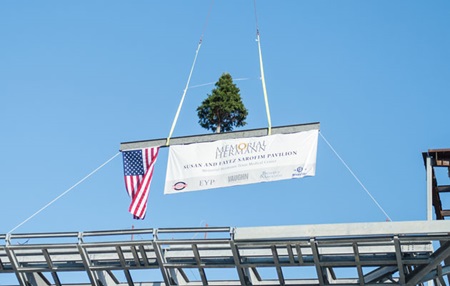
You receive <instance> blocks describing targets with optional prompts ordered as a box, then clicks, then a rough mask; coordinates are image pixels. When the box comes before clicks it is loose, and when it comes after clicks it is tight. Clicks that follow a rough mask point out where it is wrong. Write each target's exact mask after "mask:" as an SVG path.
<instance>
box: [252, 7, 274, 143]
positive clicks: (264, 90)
mask: <svg viewBox="0 0 450 286" xmlns="http://www.w3.org/2000/svg"><path fill="white" fill-rule="evenodd" d="M253 7H254V10H255V24H256V41H257V42H258V53H259V68H260V71H261V83H262V89H263V94H264V103H265V105H266V114H267V122H268V132H267V135H271V133H272V121H271V119H270V109H269V100H268V98H267V89H266V79H265V77H264V65H263V59H262V52H261V39H260V36H259V26H258V15H257V13H256V0H253Z"/></svg>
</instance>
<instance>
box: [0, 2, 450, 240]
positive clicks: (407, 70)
mask: <svg viewBox="0 0 450 286" xmlns="http://www.w3.org/2000/svg"><path fill="white" fill-rule="evenodd" d="M210 3H211V2H210V1H203V0H202V1H179V0H178V1H177V0H175V1H141V0H134V1H115V0H108V1H86V0H77V1H45V0H44V1H13V0H2V1H0V39H1V44H0V98H1V105H0V127H1V133H2V137H1V140H0V147H1V149H2V156H1V158H2V159H1V160H0V174H1V180H0V190H1V202H2V204H1V205H2V206H1V208H0V217H2V218H3V219H2V220H1V222H0V233H7V232H8V231H10V230H11V229H13V228H14V227H15V226H17V225H18V224H20V223H21V222H22V221H24V220H25V219H27V218H28V217H29V216H30V215H32V214H33V213H35V212H36V211H37V210H38V209H40V208H41V207H43V206H44V205H46V204H47V203H48V202H50V201H51V200H53V199H54V198H55V197H57V196H58V195H60V194H61V193H63V192H64V191H65V190H67V189H68V188H69V187H71V186H72V185H73V184H75V183H76V182H77V181H78V180H80V179H81V178H83V177H84V176H85V175H87V174H88V173H90V172H91V171H92V170H94V169H95V168H96V167H98V166H99V165H101V164H102V163H103V162H105V161H106V160H107V159H109V158H111V157H112V156H113V155H115V154H116V153H117V152H118V149H119V144H120V142H126V141H135V140H143V139H155V138H164V137H166V136H167V135H168V133H169V130H170V127H171V124H172V121H173V118H174V115H175V112H176V109H177V107H178V103H179V100H180V98H181V95H182V91H183V89H184V86H185V84H186V80H187V77H188V74H189V69H190V67H191V63H192V61H193V58H194V55H195V50H196V48H197V43H198V40H199V38H200V35H201V32H202V30H203V27H204V24H205V18H206V15H207V13H208V9H209V7H210ZM257 11H258V21H259V27H260V32H261V43H262V50H263V58H264V64H265V72H266V83H267V90H268V96H269V102H270V108H271V116H272V124H273V125H274V126H283V125H290V124H300V123H308V122H316V121H319V122H320V123H321V132H322V134H323V135H324V136H325V137H326V138H327V139H328V141H329V142H330V143H331V144H332V146H333V147H334V148H335V149H336V151H337V152H338V153H339V154H340V155H341V157H342V158H343V159H344V160H345V161H346V162H347V164H348V165H349V166H350V167H351V168H352V169H353V171H354V172H355V173H356V175H357V176H358V177H359V179H360V180H361V181H362V182H363V183H364V185H365V186H366V187H367V189H368V190H369V191H370V192H371V194H372V195H373V196H374V197H375V198H376V199H377V200H378V202H379V203H380V205H381V206H382V207H383V208H384V209H385V211H386V212H387V213H388V214H389V216H390V217H391V218H392V220H394V221H407V220H421V219H425V217H426V213H425V209H426V201H425V198H426V193H425V190H426V189H425V169H424V166H423V161H422V158H421V152H423V151H426V150H427V149H429V148H446V147H450V130H449V127H448V107H449V106H450V94H449V92H450V31H449V27H450V2H449V1H443V0H436V1H387V0H377V1H359V0H348V1H317V0H304V1H293V0H292V1H257ZM223 72H230V73H231V74H232V76H233V77H234V78H236V79H239V78H246V79H247V80H241V81H236V84H237V85H238V87H239V88H240V89H241V95H242V98H243V101H244V103H245V105H246V106H247V107H248V109H249V117H248V125H247V126H246V127H245V129H253V128H263V127H267V119H266V115H265V108H264V101H263V93H262V88H261V82H260V80H259V64H258V50H257V44H256V42H255V16H254V10H253V1H250V0H248V1H242V0H234V1H218V0H216V1H215V3H214V6H213V8H212V12H211V16H210V19H209V24H208V26H207V28H206V31H205V35H204V39H203V45H202V48H201V50H200V53H199V57H198V61H197V65H196V68H195V70H194V74H193V77H192V81H191V85H192V86H195V85H202V84H205V83H209V82H215V81H216V80H217V79H218V77H219V76H220V75H221V73H223ZM212 88H213V86H212V85H207V86H202V87H198V88H192V89H190V90H189V91H188V93H187V97H186V100H185V104H184V106H183V109H182V112H181V114H180V118H179V121H178V124H177V126H176V128H175V132H174V136H183V135H196V134H205V133H208V131H207V130H204V129H202V128H200V127H199V126H198V124H197V121H198V118H197V116H196V112H195V109H196V107H197V106H198V105H199V104H200V102H201V101H202V100H203V99H204V98H205V97H206V94H207V93H209V92H210V91H211V89H212ZM167 151H168V150H167V148H165V149H163V150H162V151H161V153H160V156H159V158H158V162H157V165H156V171H155V175H154V179H153V183H152V187H151V195H150V199H149V208H148V210H149V211H148V213H147V218H146V219H145V220H143V221H135V220H133V219H132V216H131V215H130V214H129V213H128V205H129V203H130V200H129V198H128V196H127V194H126V191H125V188H124V182H123V170H122V160H121V157H117V158H116V159H115V160H113V161H112V162H111V163H110V164H108V165H107V166H105V167H104V168H103V169H101V170H100V171H99V172H98V173H96V174H95V175H94V176H93V177H91V178H90V179H88V180H87V181H86V182H84V183H83V184H81V185H79V186H78V187H76V188H75V189H73V190H72V191H71V192H69V193H68V194H67V195H65V196H64V197H62V198H61V199H59V200H58V201H57V202H55V203H54V204H53V205H51V206H50V207H48V208H47V209H45V210H44V211H43V212H41V213H40V214H39V215H37V216H36V217H34V218H33V219H31V220H30V221H29V222H27V223H26V224H24V225H23V226H21V227H20V228H19V229H17V230H16V231H15V232H21V233H22V232H50V231H84V230H101V229H123V228H130V227H131V226H132V225H134V226H135V227H136V228H149V227H187V226H202V225H205V224H206V223H207V224H208V225H210V226H236V227H240V226H265V225H292V224H319V223H347V222H373V221H385V216H384V214H383V213H382V212H381V211H380V210H379V209H378V207H377V206H376V205H375V204H374V203H373V201H372V200H371V199H370V197H369V196H368V195H367V194H366V193H365V191H364V190H363V189H362V188H361V186H360V185H359V184H358V183H357V182H356V180H355V179H354V178H353V177H352V176H351V174H350V173H349V172H348V171H347V169H346V168H345V167H344V165H343V164H342V163H341V162H340V161H339V159H338V158H337V157H336V156H335V155H334V153H333V152H332V151H331V150H330V148H329V147H328V146H327V145H326V144H325V142H324V141H323V140H322V139H321V138H319V148H318V157H317V171H316V176H315V177H309V178H304V179H297V180H288V181H279V182H273V183H264V184H256V185H247V186H239V187H232V188H224V189H213V190H210V191H201V192H192V193H184V194H179V195H166V196H164V195H163V186H164V179H165V171H166V161H167ZM444 179H446V180H447V181H448V178H444ZM443 183H446V182H445V181H444V182H443Z"/></svg>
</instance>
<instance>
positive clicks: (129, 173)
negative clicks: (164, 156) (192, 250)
mask: <svg viewBox="0 0 450 286" xmlns="http://www.w3.org/2000/svg"><path fill="white" fill-rule="evenodd" d="M158 152H159V147H155V148H146V149H142V150H133V151H123V152H122V155H123V171H124V176H125V187H126V189H127V192H128V195H129V196H130V197H131V204H130V208H129V209H128V211H129V212H130V213H132V214H133V216H134V218H135V219H144V218H145V213H146V211H147V200H148V195H149V193H150V183H151V181H152V176H153V169H154V166H155V162H156V158H157V157H158Z"/></svg>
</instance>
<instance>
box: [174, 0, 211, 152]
mask: <svg viewBox="0 0 450 286" xmlns="http://www.w3.org/2000/svg"><path fill="white" fill-rule="evenodd" d="M213 4H214V0H211V5H210V7H209V11H208V15H207V16H206V20H205V24H204V26H203V30H202V34H201V36H200V40H199V41H198V45H197V50H196V51H195V57H194V61H193V63H192V66H191V70H190V72H189V76H188V79H187V82H186V86H185V88H184V90H183V95H182V96H181V101H180V104H179V105H178V109H177V113H176V114H175V118H174V119H173V122H172V127H171V128H170V132H169V136H167V140H166V146H169V144H170V138H171V137H172V134H173V131H174V129H175V125H176V124H177V121H178V116H179V115H180V111H181V107H182V106H183V102H184V98H185V97H186V93H187V90H188V88H189V83H190V82H191V77H192V73H193V72H194V67H195V63H196V62H197V57H198V52H199V51H200V48H201V46H202V41H203V35H204V34H205V30H206V27H207V26H208V20H209V16H210V15H211V10H212V6H213Z"/></svg>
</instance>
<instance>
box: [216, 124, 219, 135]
mask: <svg viewBox="0 0 450 286" xmlns="http://www.w3.org/2000/svg"><path fill="white" fill-rule="evenodd" d="M216 133H220V124H217V128H216Z"/></svg>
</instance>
